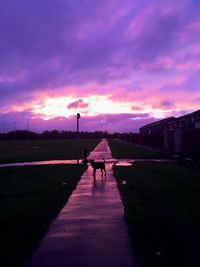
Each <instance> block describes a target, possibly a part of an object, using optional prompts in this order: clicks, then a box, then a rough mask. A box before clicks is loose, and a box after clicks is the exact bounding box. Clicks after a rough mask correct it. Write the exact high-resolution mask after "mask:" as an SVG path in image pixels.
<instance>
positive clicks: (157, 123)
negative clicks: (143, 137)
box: [140, 117, 176, 129]
mask: <svg viewBox="0 0 200 267" xmlns="http://www.w3.org/2000/svg"><path fill="white" fill-rule="evenodd" d="M175 119H176V118H175V117H169V118H165V119H162V120H159V121H155V122H152V123H149V124H147V125H145V126H143V127H141V128H140V129H144V128H148V127H153V126H157V125H161V124H164V123H166V122H170V121H174V120H175Z"/></svg>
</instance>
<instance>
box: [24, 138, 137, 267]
mask: <svg viewBox="0 0 200 267" xmlns="http://www.w3.org/2000/svg"><path fill="white" fill-rule="evenodd" d="M89 158H93V159H98V160H100V159H102V158H105V159H107V160H108V159H112V155H111V153H110V149H109V147H108V144H107V141H106V140H102V141H101V143H100V144H99V145H98V146H97V147H96V148H95V150H94V151H93V152H91V153H90V155H89ZM106 170H107V177H101V174H100V170H97V175H96V179H94V177H93V176H92V169H91V166H89V167H88V169H87V171H86V172H85V173H84V174H83V176H82V177H81V180H80V182H79V184H78V186H77V189H76V190H75V191H74V192H73V194H72V195H71V197H70V199H69V201H68V203H67V204H66V205H65V206H64V208H63V209H62V211H61V212H60V214H59V215H58V218H57V219H56V220H55V221H54V222H53V223H52V225H51V226H50V228H49V230H48V232H47V233H46V236H45V237H44V239H43V241H42V242H41V244H40V247H39V248H38V250H37V251H35V253H34V255H33V257H32V260H31V262H30V263H29V265H28V267H83V266H86V267H111V266H115V267H135V266H136V263H135V259H134V256H133V254H132V251H131V245H130V241H129V237H128V230H127V227H126V225H125V223H124V221H123V206H122V203H121V199H120V196H119V192H118V189H117V186H116V182H115V179H114V178H113V175H112V164H111V163H108V164H106Z"/></svg>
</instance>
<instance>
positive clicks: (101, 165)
mask: <svg viewBox="0 0 200 267" xmlns="http://www.w3.org/2000/svg"><path fill="white" fill-rule="evenodd" d="M90 163H91V166H92V168H93V175H94V176H95V175H96V170H97V169H100V170H101V174H102V176H103V173H104V174H105V176H106V164H105V159H103V162H96V161H95V160H94V159H91V160H90Z"/></svg>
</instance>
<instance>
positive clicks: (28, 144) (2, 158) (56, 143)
mask: <svg viewBox="0 0 200 267" xmlns="http://www.w3.org/2000/svg"><path fill="white" fill-rule="evenodd" d="M99 142H100V140H98V139H80V140H79V141H77V140H76V139H71V140H68V139H67V140H39V141H16V142H15V144H14V143H13V142H12V141H10V142H8V141H7V142H0V151H1V153H0V163H9V162H26V161H39V160H53V159H76V158H77V155H78V157H79V158H83V151H84V149H85V148H86V149H87V150H88V152H89V151H91V150H93V149H94V147H95V146H96V145H97V144H98V143H99Z"/></svg>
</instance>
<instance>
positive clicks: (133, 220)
mask: <svg viewBox="0 0 200 267" xmlns="http://www.w3.org/2000/svg"><path fill="white" fill-rule="evenodd" d="M114 175H115V177H116V179H117V182H118V187H119V190H120V193H121V196H122V200H123V203H124V207H125V220H126V222H127V224H128V226H129V232H130V236H131V239H132V241H133V247H134V251H135V253H136V256H137V257H138V261H139V263H140V264H139V266H141V267H157V266H162V267H169V266H170V267H172V266H176V267H177V266H182V267H196V266H200V258H199V248H200V215H199V206H200V193H199V192H200V179H199V177H200V171H199V170H197V169H189V168H188V167H185V166H181V165H177V164H176V163H150V162H146V163H145V162H136V163H135V164H133V166H130V167H117V166H115V167H114Z"/></svg>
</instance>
